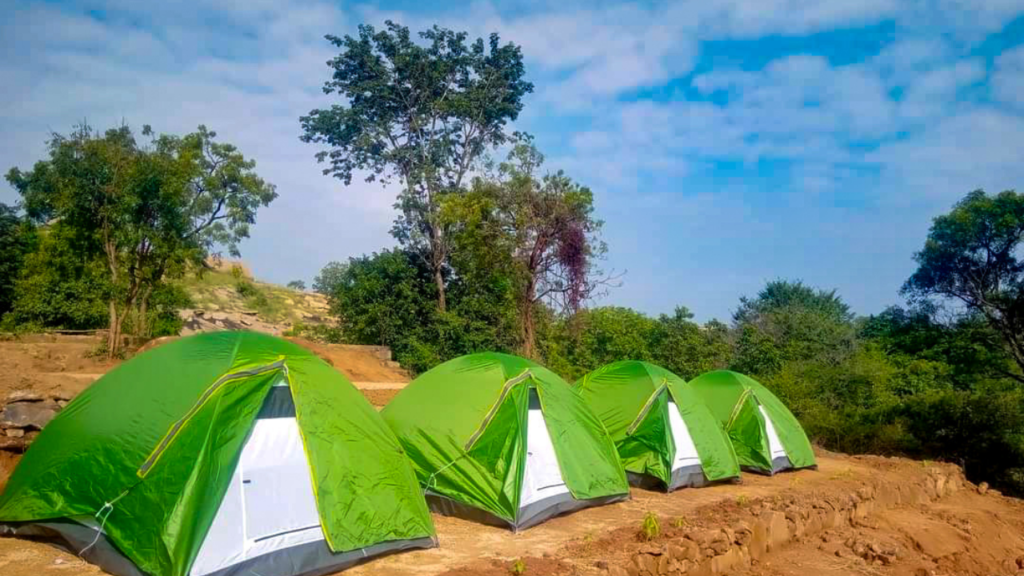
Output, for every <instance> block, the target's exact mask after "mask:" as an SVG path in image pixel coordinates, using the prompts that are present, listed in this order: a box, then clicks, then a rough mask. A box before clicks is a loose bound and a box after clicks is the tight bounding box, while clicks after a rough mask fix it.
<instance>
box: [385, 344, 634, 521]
mask: <svg viewBox="0 0 1024 576" xmlns="http://www.w3.org/2000/svg"><path fill="white" fill-rule="evenodd" d="M381 414H382V415H383V416H384V420H385V421H386V422H387V423H388V424H389V425H390V426H391V428H392V429H393V430H394V431H395V435H396V436H398V441H399V442H401V443H402V446H403V447H404V448H405V452H406V454H407V455H408V456H409V459H410V460H412V463H413V467H414V468H415V470H416V474H417V476H419V480H420V482H421V483H422V484H423V486H424V488H425V490H426V493H427V502H428V503H429V504H430V505H431V507H432V508H433V509H434V510H436V511H437V512H440V513H442V514H453V515H458V516H463V517H468V518H471V519H475V520H479V521H482V522H487V523H492V524H497V525H500V526H508V527H511V528H512V529H514V530H518V529H522V528H527V527H529V526H532V525H534V524H537V523H538V522H541V521H543V520H545V519H547V518H550V517H551V516H554V515H556V514H561V513H564V512H569V511H571V510H576V509H578V508H582V507H585V506H592V505H595V504H601V503H606V502H612V501H616V500H623V499H626V498H628V497H629V484H628V483H627V482H626V475H625V472H624V471H623V469H622V464H621V463H620V462H619V457H618V454H617V453H616V452H615V445H614V444H613V443H612V441H611V439H610V438H608V434H607V433H606V432H605V430H604V427H603V426H602V425H601V421H600V420H598V419H597V417H595V416H594V414H593V413H592V412H590V410H589V409H588V408H587V407H586V405H585V404H584V402H583V400H582V399H581V398H579V397H578V396H577V395H576V394H575V393H573V391H572V388H570V387H569V385H568V384H567V383H566V382H565V381H564V380H562V379H561V378H559V377H558V376H556V375H555V374H554V373H553V372H551V371H550V370H548V369H546V368H543V367H542V366H539V365H538V364H535V363H533V362H530V361H529V360H525V359H523V358H519V357H516V356H509V355H507V354H496V353H482V354H470V355H468V356H462V357H460V358H456V359H454V360H450V361H448V362H445V363H444V364H441V365H440V366H437V367H435V368H434V369H432V370H430V371H428V372H426V373H425V374H423V375H422V376H420V377H419V378H417V379H416V380H414V381H413V382H412V383H411V384H409V385H408V386H407V387H406V388H405V389H403V390H402V391H401V392H399V393H398V395H397V396H395V398H394V399H393V400H392V401H391V403H390V404H388V406H387V407H386V408H385V409H384V411H383V412H381Z"/></svg>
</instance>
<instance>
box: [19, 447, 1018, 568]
mask: <svg viewBox="0 0 1024 576" xmlns="http://www.w3.org/2000/svg"><path fill="white" fill-rule="evenodd" d="M937 470H941V471H943V474H946V475H948V477H950V478H953V477H958V475H959V472H958V471H955V470H953V467H949V466H944V465H937V464H928V465H925V464H922V463H920V462H914V461H910V460H901V459H886V458H879V457H849V456H844V455H839V454H829V453H819V468H818V470H804V471H799V472H792V473H783V474H779V475H776V476H774V477H765V476H757V475H749V474H748V475H745V476H744V478H743V480H742V482H740V483H737V484H724V485H716V486H710V487H706V488H700V489H684V490H680V491H677V492H674V493H671V494H662V493H658V492H650V491H646V490H639V489H634V490H633V492H632V498H631V500H629V501H627V502H622V503H618V504H611V505H608V506H602V507H598V508H590V509H586V510H582V511H579V512H576V513H574V514H570V515H567V516H561V517H558V518H554V519H552V520H550V521H548V522H546V523H544V524H541V525H539V526H536V527H534V528H531V529H529V530H525V531H523V532H521V533H519V534H513V533H511V532H509V531H507V530H502V529H498V528H493V527H489V526H483V525H479V524H475V523H472V522H467V521H463V520H459V519H455V518H447V517H440V516H435V517H434V520H435V523H436V527H437V532H438V539H439V543H440V547H438V548H435V549H432V550H424V551H414V552H408V553H403V554H396V555H393V556H388V557H385V558H380V559H377V560H373V561H371V562H368V563H367V564H364V565H361V566H357V567H355V568H353V569H350V570H348V571H346V572H345V574H346V575H347V576H370V575H380V574H386V575H389V576H392V575H393V576H428V575H441V576H499V575H501V576H507V575H508V574H511V573H512V566H513V563H514V562H515V561H516V560H519V559H521V560H523V562H524V563H525V566H526V571H525V572H524V573H523V574H525V575H527V576H532V575H537V576H559V575H563V576H574V575H575V576H591V575H593V576H603V575H607V574H609V569H616V570H618V569H619V568H616V567H621V566H626V567H628V566H630V563H629V559H630V557H631V556H633V555H635V554H636V553H637V551H638V550H641V551H642V550H644V549H645V548H649V547H652V546H657V545H659V542H661V541H664V542H671V541H672V540H671V539H672V538H677V537H679V536H680V535H681V534H683V533H686V532H687V531H692V530H704V529H711V528H715V527H717V526H728V525H729V523H730V522H733V521H734V520H735V519H736V518H738V517H742V516H744V515H746V516H751V515H753V516H756V515H757V514H758V513H759V510H761V509H765V510H767V507H769V506H772V505H773V504H774V505H780V506H789V507H794V506H795V507H800V506H804V505H807V506H809V505H810V503H812V502H819V501H829V502H832V501H841V500H842V499H845V498H851V497H855V496H853V495H855V494H859V493H863V492H864V490H865V489H875V488H876V487H879V486H886V485H888V486H892V487H896V489H899V488H900V487H905V486H910V485H913V486H923V485H924V484H925V483H926V482H929V481H930V480H929V479H930V478H934V477H935V476H934V474H935V473H936V471H937ZM649 511H650V512H654V513H655V514H657V515H658V516H659V517H660V520H661V522H660V523H661V526H662V535H661V536H659V537H658V538H657V539H655V540H654V541H653V542H649V543H642V542H640V541H639V539H638V536H637V534H638V531H639V526H640V523H641V520H642V519H643V517H644V515H645V514H646V513H647V512H649ZM858 547H860V548H863V549H867V550H868V552H867V555H868V556H870V555H871V552H870V549H872V548H875V549H884V550H886V551H891V554H892V558H891V559H890V560H889V561H888V562H887V563H886V564H884V565H883V564H882V563H881V561H880V560H875V561H874V562H871V561H870V560H865V559H864V558H863V557H862V556H859V555H858V553H857V552H856V551H857V550H858ZM861 553H863V550H862V551H861ZM887 553H888V552H887ZM1018 558H1020V562H1021V563H1022V564H1024V503H1022V502H1021V501H1019V500H1015V499H1012V498H1007V497H1003V496H1001V495H998V494H995V493H993V492H988V493H987V494H985V495H982V494H979V493H978V491H977V490H976V489H974V487H972V486H970V485H967V486H965V487H964V488H962V489H960V490H959V491H957V492H955V493H953V494H951V495H947V496H945V497H942V498H937V499H934V501H931V500H925V501H916V502H915V501H913V499H910V500H908V501H905V502H903V503H902V504H897V505H895V506H891V507H888V508H884V509H879V510H877V511H876V512H875V513H873V514H867V515H865V516H864V517H862V518H859V519H857V520H856V521H853V520H851V521H850V522H843V523H841V524H839V525H837V527H835V528H832V529H828V530H825V531H823V532H821V533H819V534H816V535H813V536H806V537H796V538H795V539H794V540H793V541H792V542H791V543H789V544H788V545H786V546H784V547H781V548H779V549H777V550H773V551H772V552H771V553H769V554H767V555H766V556H763V557H762V558H760V560H755V561H754V564H753V565H752V566H751V567H749V568H741V569H738V570H734V571H731V572H730V571H726V572H724V573H732V574H738V575H743V576H804V575H808V574H813V575H814V576H839V575H847V574H855V575H864V576H878V575H892V576H939V575H948V576H953V575H957V576H959V575H965V576H966V575H971V576H975V575H976V576H990V575H997V574H1017V573H1018ZM626 573H629V572H626ZM0 574H4V575H5V576H45V575H53V576H62V575H67V576H77V575H85V574H102V572H100V571H99V570H98V569H96V568H95V567H94V566H90V565H88V564H86V563H84V562H82V561H81V560H80V559H78V558H77V557H75V556H73V555H71V554H67V553H64V552H61V551H59V550H57V549H55V548H53V547H50V546H48V545H46V544H41V543H36V542H31V541H26V540H18V539H13V538H0ZM630 574H632V573H630Z"/></svg>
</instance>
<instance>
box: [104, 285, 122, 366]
mask: <svg viewBox="0 0 1024 576" xmlns="http://www.w3.org/2000/svg"><path fill="white" fill-rule="evenodd" d="M120 351H121V318H120V316H119V315H118V313H117V302H116V301H115V300H114V299H113V298H111V299H110V326H109V327H108V329H107V358H110V359H114V358H116V357H117V354H118V352H120Z"/></svg>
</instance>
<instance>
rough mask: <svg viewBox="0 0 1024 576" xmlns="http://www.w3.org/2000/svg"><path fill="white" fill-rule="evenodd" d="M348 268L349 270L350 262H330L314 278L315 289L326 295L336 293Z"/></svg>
mask: <svg viewBox="0 0 1024 576" xmlns="http://www.w3.org/2000/svg"><path fill="white" fill-rule="evenodd" d="M346 270H348V264H347V263H345V262H328V263H327V265H326V266H324V269H323V270H321V271H320V274H318V275H317V276H316V278H314V279H313V291H314V292H316V293H318V294H323V295H325V296H330V295H331V294H334V293H335V292H337V291H338V288H339V286H340V284H341V282H342V281H343V279H344V278H345V271H346Z"/></svg>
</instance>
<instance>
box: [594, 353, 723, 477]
mask: <svg viewBox="0 0 1024 576" xmlns="http://www.w3.org/2000/svg"><path fill="white" fill-rule="evenodd" d="M574 387H575V390H576V392H577V393H578V394H579V395H580V396H581V397H583V399H584V400H586V402H587V404H588V405H589V406H590V408H591V410H592V411H593V412H594V414H596V415H597V417H598V418H600V419H601V422H603V423H604V426H605V428H606V429H607V430H608V434H609V435H610V436H611V437H612V440H614V441H615V446H616V447H617V448H618V449H619V457H620V458H621V459H622V464H623V466H625V468H626V472H627V474H628V476H629V479H630V481H631V482H632V483H633V484H636V485H639V486H643V487H648V488H653V487H660V488H664V489H668V490H674V489H676V488H682V487H684V486H702V485H704V484H706V483H708V482H715V481H719V480H727V479H730V478H736V477H738V476H739V475H740V466H739V463H738V462H737V461H736V454H735V453H734V452H733V449H732V444H731V443H730V442H729V437H728V436H727V435H726V434H725V431H724V430H723V429H722V426H721V424H719V423H718V420H716V419H715V417H714V416H712V415H711V412H709V411H708V409H707V407H706V406H704V403H703V401H702V400H701V399H700V397H699V396H697V394H696V393H694V391H693V390H692V389H691V388H690V386H689V385H688V384H687V383H686V382H685V381H684V380H683V379H682V378H680V377H678V376H676V375H675V374H673V373H672V372H669V371H668V370H665V369H664V368H662V367H660V366H655V365H654V364H649V363H647V362H638V361H634V360H623V361H621V362H615V363H612V364H608V365H607V366H604V367H602V368H599V369H597V370H595V371H593V372H591V373H590V374H587V375H586V376H584V377H583V378H580V379H579V380H578V381H577V382H576V384H575V385H574Z"/></svg>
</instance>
